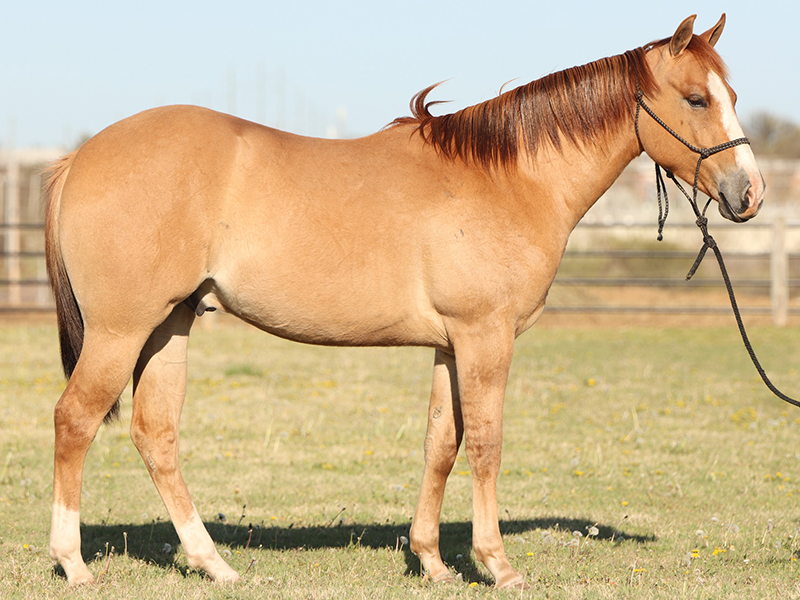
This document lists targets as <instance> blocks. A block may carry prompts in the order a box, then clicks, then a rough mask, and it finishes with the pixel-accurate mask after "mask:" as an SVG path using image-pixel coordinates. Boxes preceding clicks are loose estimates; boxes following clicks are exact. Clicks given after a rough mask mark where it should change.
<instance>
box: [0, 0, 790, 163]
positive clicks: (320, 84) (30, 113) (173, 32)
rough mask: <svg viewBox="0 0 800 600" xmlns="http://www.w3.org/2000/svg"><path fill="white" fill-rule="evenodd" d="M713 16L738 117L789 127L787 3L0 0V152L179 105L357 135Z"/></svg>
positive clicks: (67, 140)
mask: <svg viewBox="0 0 800 600" xmlns="http://www.w3.org/2000/svg"><path fill="white" fill-rule="evenodd" d="M722 12H726V13H727V15H728V24H727V26H726V29H725V33H724V34H723V36H722V39H721V40H720V42H719V44H718V46H717V49H718V50H719V51H720V53H721V54H722V56H723V57H724V58H725V60H726V61H727V63H728V66H729V68H730V70H731V83H732V84H733V87H734V89H735V90H736V92H737V93H738V96H739V104H738V111H739V114H740V117H741V118H742V120H744V121H746V119H747V117H748V116H749V115H750V114H752V113H753V112H754V111H759V110H766V111H769V112H772V113H775V114H777V115H781V116H783V117H787V118H790V119H792V120H794V121H797V122H800V78H798V76H797V72H798V67H799V66H800V40H799V39H798V34H797V28H798V24H800V3H798V2H796V1H794V0H793V1H791V2H790V1H780V2H770V3H768V2H761V3H756V2H753V1H752V0H748V1H728V2H718V1H714V0H712V1H708V0H704V1H703V2H697V1H695V2H686V1H683V0H671V1H670V2H642V1H641V0H639V1H636V2H634V1H623V0H605V1H603V2H573V1H569V0H562V1H553V0H548V1H547V2H540V1H536V0H524V1H517V0H514V1H509V0H493V1H491V2H478V1H476V0H462V1H458V2H456V1H454V0H441V1H437V0H426V1H419V0H412V1H407V2H384V1H380V0H342V1H339V2H323V1H321V0H315V1H304V0H293V1H292V2H287V1H285V0H284V1H281V2H274V1H269V2H257V1H255V0H249V1H247V0H226V1H225V2H220V1H219V0H217V1H215V2H210V1H206V0H194V1H185V0H181V1H172V2H170V1H167V0H159V1H153V0H140V1H138V2H125V3H121V2H120V3H117V2H112V1H105V2H98V1H90V0H71V1H70V2H63V1H59V2H53V1H35V0H32V1H30V2H7V3H6V5H5V6H4V8H3V16H2V20H1V21H0V56H2V57H3V58H2V60H0V82H2V84H0V85H1V86H2V87H1V88H0V89H2V90H3V93H2V95H0V147H2V146H7V145H9V144H14V145H16V146H18V147H22V146H35V145H71V144H74V143H75V141H76V140H77V139H78V138H79V137H80V136H82V135H84V134H92V133H96V132H97V131H99V130H100V129H102V128H103V127H105V126H107V125H109V124H111V123H113V122H115V121H117V120H119V119H122V118H124V117H126V116H128V115H131V114H134V113H136V112H138V111H140V110H144V109H146V108H150V107H152V106H157V105H162V104H175V103H191V104H202V105H204V106H209V107H211V108H214V109H217V110H222V111H225V112H232V113H234V114H237V115H239V116H241V117H244V118H247V119H252V120H257V121H260V122H265V123H267V124H269V125H279V126H281V127H282V128H284V129H289V130H291V131H296V132H298V133H304V134H311V135H326V133H331V132H332V131H333V129H334V128H335V127H336V126H337V125H338V131H339V132H341V133H344V134H345V135H362V134H368V133H371V132H373V131H376V130H377V129H379V128H381V127H382V126H383V125H385V124H386V123H388V122H389V121H391V120H392V119H393V118H395V117H397V116H400V115H404V114H408V101H409V99H410V98H411V96H412V95H413V94H414V93H415V92H417V91H418V90H420V89H422V88H423V87H426V86H427V85H429V84H431V83H435V82H437V81H442V80H447V83H446V84H445V85H443V86H442V87H441V88H440V90H439V91H437V92H436V96H437V97H438V98H441V99H447V100H452V101H453V102H452V103H451V104H450V105H447V110H451V109H458V108H461V107H463V106H466V105H469V104H474V103H476V102H479V101H482V100H485V99H487V98H490V97H492V96H494V95H496V94H497V92H498V90H499V89H500V87H501V86H502V85H503V84H504V83H505V82H507V81H509V80H515V83H518V84H521V83H527V82H528V81H531V80H533V79H537V78H538V77H541V76H542V75H545V74H547V73H550V72H552V71H557V70H560V69H564V68H567V67H571V66H574V65H576V64H583V63H586V62H589V61H591V60H595V59H597V58H600V57H602V56H607V55H610V54H618V53H620V52H624V51H625V50H629V49H631V48H633V47H636V46H640V45H642V44H645V43H647V42H649V41H651V40H654V39H657V38H662V37H667V36H668V35H671V34H672V33H673V32H674V30H675V28H676V27H677V25H678V24H679V23H680V21H681V20H682V19H683V18H684V17H686V16H688V15H690V14H693V13H698V20H697V26H696V28H697V30H698V31H703V30H705V29H708V28H709V27H711V26H712V25H714V23H716V21H717V19H718V18H719V16H720V14H721V13H722Z"/></svg>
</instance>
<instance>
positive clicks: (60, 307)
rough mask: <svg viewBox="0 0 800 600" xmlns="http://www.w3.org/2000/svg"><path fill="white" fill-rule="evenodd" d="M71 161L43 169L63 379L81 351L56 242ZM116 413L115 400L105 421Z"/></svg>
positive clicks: (79, 321)
mask: <svg viewBox="0 0 800 600" xmlns="http://www.w3.org/2000/svg"><path fill="white" fill-rule="evenodd" d="M74 158H75V152H73V153H72V154H68V155H67V156H64V157H63V158H60V159H59V160H58V161H56V162H55V163H53V165H52V166H51V167H50V168H49V169H47V171H46V173H45V175H46V177H47V179H46V183H45V195H46V200H45V202H46V206H45V225H44V238H45V253H46V259H47V275H48V277H49V278H50V287H51V288H52V290H53V297H54V298H55V301H56V316H57V319H58V337H59V341H60V343H61V364H62V366H63V367H64V375H66V377H67V379H69V378H70V377H71V376H72V372H73V371H74V370H75V365H76V364H77V363H78V358H80V355H81V349H82V348H83V331H84V327H83V317H82V316H81V309H80V307H79V306H78V302H77V300H76V299H75V294H74V292H73V291H72V284H71V283H70V280H69V275H68V274H67V268H66V266H65V265H64V257H63V255H62V253H61V243H60V240H59V223H58V214H59V208H60V206H61V192H62V190H63V189H64V182H65V181H66V180H67V175H68V174H69V169H70V166H71V165H72V161H73V160H74ZM118 413H119V400H117V401H116V402H115V403H114V406H113V407H112V408H111V410H110V411H109V412H108V414H107V415H106V417H105V421H106V422H109V421H112V420H114V419H115V418H116V416H117V415H118Z"/></svg>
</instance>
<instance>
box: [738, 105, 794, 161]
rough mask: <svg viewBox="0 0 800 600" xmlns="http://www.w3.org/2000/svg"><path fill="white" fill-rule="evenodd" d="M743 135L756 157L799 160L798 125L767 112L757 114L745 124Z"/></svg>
mask: <svg viewBox="0 0 800 600" xmlns="http://www.w3.org/2000/svg"><path fill="white" fill-rule="evenodd" d="M744 130H745V135H747V137H748V138H750V144H751V145H752V147H753V152H755V154H756V156H763V157H770V158H796V159H800V125H798V124H797V123H794V122H792V121H790V120H788V119H784V118H783V117H778V116H776V115H773V114H770V113H768V112H758V113H755V114H754V115H752V116H751V117H750V119H749V120H748V121H747V122H746V123H745V127H744Z"/></svg>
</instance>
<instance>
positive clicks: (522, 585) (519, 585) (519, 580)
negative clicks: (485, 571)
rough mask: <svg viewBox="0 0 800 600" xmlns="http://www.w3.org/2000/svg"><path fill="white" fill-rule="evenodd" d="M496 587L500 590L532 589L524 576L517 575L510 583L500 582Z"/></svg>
mask: <svg viewBox="0 0 800 600" xmlns="http://www.w3.org/2000/svg"><path fill="white" fill-rule="evenodd" d="M495 587H496V588H497V589H498V590H529V589H531V588H530V586H529V585H528V584H527V582H526V581H525V578H524V577H523V576H522V575H517V576H516V577H513V578H511V579H510V580H509V581H503V582H500V581H498V582H497V583H496V584H495Z"/></svg>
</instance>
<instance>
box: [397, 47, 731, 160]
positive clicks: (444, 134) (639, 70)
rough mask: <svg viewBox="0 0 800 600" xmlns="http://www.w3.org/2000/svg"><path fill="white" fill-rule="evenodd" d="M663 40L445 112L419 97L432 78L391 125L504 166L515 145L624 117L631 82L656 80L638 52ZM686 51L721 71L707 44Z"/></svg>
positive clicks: (552, 139) (449, 150) (553, 140)
mask: <svg viewBox="0 0 800 600" xmlns="http://www.w3.org/2000/svg"><path fill="white" fill-rule="evenodd" d="M667 43H669V39H665V40H660V41H658V42H653V43H651V44H649V45H648V46H646V47H643V48H636V49H635V50H630V51H628V52H625V53H624V54H620V55H617V56H610V57H607V58H601V59H600V60H597V61H594V62H591V63H588V64H586V65H582V66H579V67H573V68H571V69H567V70H565V71H559V72H557V73H552V74H550V75H547V76H545V77H543V78H541V79H537V80H536V81H532V82H531V83H529V84H527V85H524V86H520V87H518V88H516V89H513V90H511V91H508V92H506V93H504V94H501V95H500V96H498V97H496V98H493V99H492V100H488V101H486V102H483V103H481V104H477V105H475V106H470V107H467V108H465V109H463V110H460V111H458V112H455V113H452V114H447V115H441V116H434V115H432V114H431V112H430V108H431V106H433V105H435V104H438V103H439V102H437V101H433V102H426V100H427V97H428V95H429V94H430V93H431V91H433V89H434V88H436V86H437V85H439V84H436V85H432V86H430V87H428V88H426V89H424V90H422V91H421V92H419V93H418V94H417V95H415V96H414V97H413V98H412V100H411V114H412V115H413V116H411V117H402V118H400V119H397V120H395V121H394V123H393V125H395V124H397V125H399V124H417V126H418V128H417V131H418V132H419V133H420V135H422V137H423V139H424V140H425V141H426V142H427V143H429V144H431V145H432V146H433V147H434V148H436V150H437V151H439V152H441V153H442V154H443V155H444V156H446V157H448V158H451V159H455V158H459V159H462V160H464V161H466V162H474V163H477V164H479V165H481V166H483V167H485V168H488V167H496V166H499V167H502V168H510V167H512V166H513V165H514V164H515V163H516V160H517V156H518V153H519V151H520V149H525V150H526V151H527V152H529V153H531V154H533V153H535V152H536V151H537V149H538V148H539V147H541V145H542V143H550V144H551V145H552V146H553V147H555V148H557V149H560V148H561V143H562V141H563V139H564V138H566V139H567V140H568V141H570V142H573V143H581V142H591V141H592V140H594V139H596V138H597V137H598V136H600V135H604V134H606V133H611V132H613V131H614V130H616V129H617V128H619V127H620V126H622V125H623V124H624V123H625V122H626V121H628V120H631V119H632V118H633V114H634V112H635V108H636V96H635V94H636V89H637V86H638V88H639V89H641V90H642V92H644V94H645V95H648V94H652V93H654V92H655V91H657V87H658V86H657V84H656V82H655V80H654V79H653V74H652V73H651V72H650V69H649V67H648V65H647V61H646V60H645V53H646V52H647V51H648V50H650V49H653V48H656V47H661V46H664V45H665V44H667ZM688 50H689V52H691V53H692V54H693V55H694V56H695V57H696V58H697V59H698V60H699V61H700V62H701V63H702V64H704V66H707V67H708V68H710V69H711V70H713V71H715V72H717V73H719V74H720V75H721V76H722V77H723V78H725V76H726V70H725V65H724V64H723V62H722V59H721V58H720V56H719V54H717V53H716V51H714V49H713V48H712V47H711V46H710V45H709V44H708V43H706V42H705V41H704V40H702V39H701V38H699V37H697V36H694V38H693V39H692V41H691V43H690V44H689V46H688Z"/></svg>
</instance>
